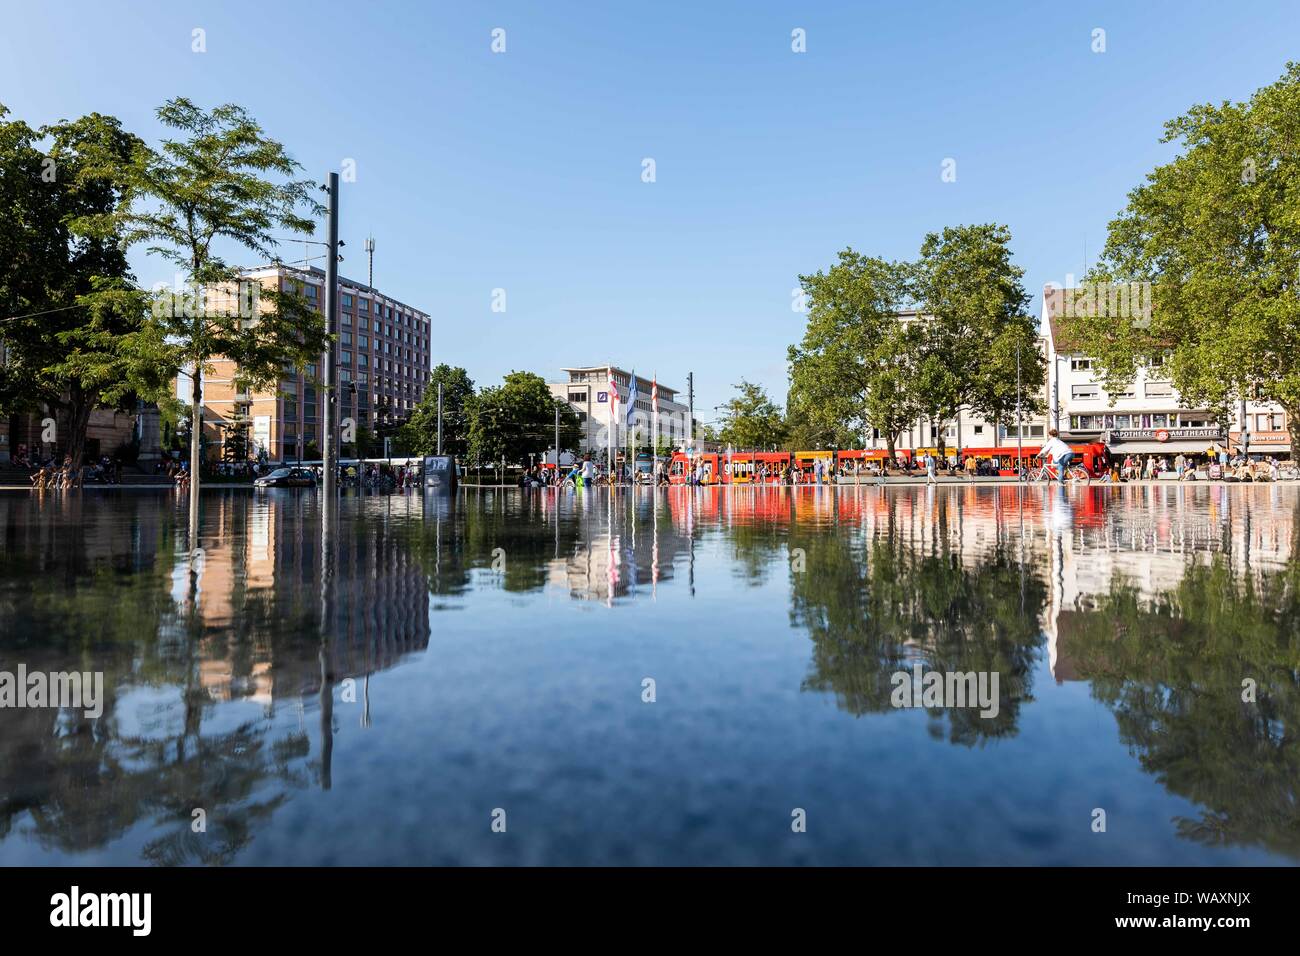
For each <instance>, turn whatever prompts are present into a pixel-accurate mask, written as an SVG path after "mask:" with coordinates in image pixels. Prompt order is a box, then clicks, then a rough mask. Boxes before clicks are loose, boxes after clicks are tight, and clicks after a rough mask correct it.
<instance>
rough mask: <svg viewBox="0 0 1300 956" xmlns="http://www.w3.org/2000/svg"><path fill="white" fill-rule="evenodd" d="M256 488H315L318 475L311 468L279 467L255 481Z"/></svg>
mask: <svg viewBox="0 0 1300 956" xmlns="http://www.w3.org/2000/svg"><path fill="white" fill-rule="evenodd" d="M253 486H254V487H256V488H315V487H316V476H315V475H313V474H312V472H311V469H310V468H277V469H276V470H275V471H273V472H271V473H270V474H269V475H263V476H262V477H261V478H258V479H257V480H255V481H254V482H253Z"/></svg>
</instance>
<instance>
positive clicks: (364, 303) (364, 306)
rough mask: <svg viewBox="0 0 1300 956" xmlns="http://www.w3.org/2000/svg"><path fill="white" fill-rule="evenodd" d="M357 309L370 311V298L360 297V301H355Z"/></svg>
mask: <svg viewBox="0 0 1300 956" xmlns="http://www.w3.org/2000/svg"><path fill="white" fill-rule="evenodd" d="M357 311H358V312H369V311H370V300H369V299H362V300H361V301H360V302H358V303H357Z"/></svg>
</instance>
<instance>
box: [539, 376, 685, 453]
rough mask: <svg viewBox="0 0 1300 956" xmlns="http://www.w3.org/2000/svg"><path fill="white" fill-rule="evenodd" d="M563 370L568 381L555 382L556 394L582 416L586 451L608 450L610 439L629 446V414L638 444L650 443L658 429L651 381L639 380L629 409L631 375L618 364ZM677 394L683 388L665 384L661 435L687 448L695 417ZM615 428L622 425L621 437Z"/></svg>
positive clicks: (661, 395)
mask: <svg viewBox="0 0 1300 956" xmlns="http://www.w3.org/2000/svg"><path fill="white" fill-rule="evenodd" d="M561 371H562V372H564V373H565V375H566V376H567V379H568V380H567V381H564V382H552V383H550V389H551V394H552V395H554V396H555V397H556V398H559V399H561V400H563V401H566V402H568V403H569V405H570V406H572V408H573V410H574V411H575V412H576V413H577V414H578V420H579V421H580V422H581V423H582V441H581V449H580V450H581V451H583V452H588V451H590V452H596V451H604V450H605V449H606V448H607V447H608V445H609V443H610V441H614V442H615V443H616V445H617V446H618V447H622V446H625V445H627V443H628V435H627V429H628V425H629V414H630V416H631V426H632V428H634V429H635V430H636V435H637V441H638V443H639V444H643V445H648V444H650V436H651V430H652V428H653V427H654V425H653V422H654V415H653V408H652V406H651V386H652V381H651V379H648V378H643V377H642V376H640V375H638V376H636V388H637V395H636V400H635V405H634V406H633V407H632V408H629V407H628V401H629V398H630V395H631V391H632V373H631V372H628V371H626V370H624V369H621V368H619V367H618V366H616V365H584V366H581V367H579V368H565V369H561ZM611 379H612V380H613V381H614V383H615V385H616V387H617V389H618V414H617V418H618V420H617V422H615V421H614V412H613V406H614V403H613V402H612V401H611V396H610V388H609V383H610V381H611ZM677 394H678V389H675V388H669V387H668V386H667V385H664V384H663V383H662V382H660V383H659V403H658V411H659V416H658V427H659V431H658V436H659V439H660V440H661V441H664V442H668V443H669V444H673V445H681V444H683V443H684V442H685V441H686V438H687V432H688V426H687V420H688V419H689V417H690V410H689V407H688V406H687V405H685V404H683V403H681V402H679V401H677ZM615 424H617V426H618V428H617V434H615V433H614V430H613V426H614V425H615ZM696 431H698V426H697V428H696Z"/></svg>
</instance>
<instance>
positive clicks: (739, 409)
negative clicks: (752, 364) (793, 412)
mask: <svg viewBox="0 0 1300 956" xmlns="http://www.w3.org/2000/svg"><path fill="white" fill-rule="evenodd" d="M735 388H736V391H737V392H738V393H739V394H737V395H736V396H735V397H734V398H732V399H731V400H729V401H728V402H727V403H726V405H725V406H724V409H725V410H724V411H723V413H722V428H721V430H720V431H719V432H718V439H719V440H720V441H721V442H723V443H724V444H727V445H731V446H733V447H735V448H757V449H763V448H775V447H777V446H779V445H780V444H781V443H782V442H783V441H784V440H785V418H784V416H783V415H782V414H781V409H780V408H779V407H777V405H776V404H775V403H774V402H773V401H772V400H771V399H770V398H768V397H767V392H765V391H764V390H763V387H762V386H761V385H755V384H754V383H753V382H748V381H745V380H744V379H741V380H740V384H739V385H737V386H735Z"/></svg>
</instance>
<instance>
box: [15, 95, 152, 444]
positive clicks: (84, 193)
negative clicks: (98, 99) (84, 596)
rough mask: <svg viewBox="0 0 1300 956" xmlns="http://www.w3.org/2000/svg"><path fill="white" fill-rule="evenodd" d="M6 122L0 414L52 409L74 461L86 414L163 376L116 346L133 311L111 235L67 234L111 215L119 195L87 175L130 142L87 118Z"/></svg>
mask: <svg viewBox="0 0 1300 956" xmlns="http://www.w3.org/2000/svg"><path fill="white" fill-rule="evenodd" d="M6 115H7V110H5V108H4V107H3V106H0V220H3V223H4V228H3V229H0V314H2V315H3V316H4V317H5V318H6V319H7V321H5V322H3V323H0V342H2V343H3V344H4V346H5V348H6V349H7V351H8V360H7V362H6V363H5V365H4V366H3V368H0V407H3V408H4V409H6V410H8V411H24V410H33V409H35V408H37V407H39V406H40V405H42V404H44V405H46V406H48V407H51V408H54V409H57V410H59V411H61V412H62V413H63V416H62V418H63V421H64V422H65V423H66V424H65V425H64V426H63V427H65V428H66V429H67V431H66V432H65V433H64V434H63V435H61V436H60V438H61V440H62V442H61V443H62V444H63V445H64V447H65V448H66V451H67V453H68V454H69V455H71V456H72V459H73V460H74V461H76V462H78V463H79V462H81V461H82V459H83V457H84V450H85V440H86V427H87V425H88V424H89V421H90V414H91V412H92V411H93V410H94V409H95V408H96V407H99V406H110V407H118V408H123V409H126V408H130V407H133V406H134V399H135V398H136V397H140V398H144V399H146V400H148V399H153V398H157V397H159V396H160V395H162V394H163V393H164V392H165V391H166V385H167V382H166V377H165V373H164V372H163V371H162V370H161V369H159V367H158V366H157V365H156V364H155V363H153V362H150V361H148V360H147V359H146V358H143V357H142V356H140V355H139V354H138V353H136V352H135V351H133V350H132V349H130V348H127V347H125V346H126V345H127V344H128V343H129V342H131V341H132V339H131V336H132V335H136V334H139V332H140V330H141V327H142V324H143V322H144V310H143V307H142V303H141V302H140V301H139V300H138V299H132V298H131V297H130V296H124V295H122V294H120V293H121V291H122V290H124V289H129V288H130V280H131V275H130V271H129V270H128V268H127V262H126V255H125V252H124V251H123V248H122V245H121V242H120V239H121V236H120V235H119V234H118V233H116V232H115V231H113V230H107V231H105V232H104V233H103V234H101V235H97V236H84V235H77V234H75V233H74V232H73V231H72V230H71V228H70V226H71V224H73V223H75V222H76V221H78V220H80V219H82V218H84V217H87V216H112V215H113V214H114V213H115V212H116V211H117V210H118V209H119V208H120V206H121V204H122V201H123V193H122V189H121V188H119V187H118V186H116V185H115V184H113V183H112V182H109V181H106V180H104V179H102V178H99V177H97V176H95V175H93V171H94V170H95V169H98V168H101V167H103V166H105V165H113V164H123V163H126V162H128V161H129V160H130V157H131V156H132V155H133V153H134V151H135V150H136V149H137V148H138V147H139V145H140V143H139V140H138V139H136V137H134V136H132V135H131V134H129V133H126V132H124V131H123V130H122V128H121V124H120V123H119V122H118V121H117V120H116V119H114V118H112V117H107V116H101V115H100V114H98V113H93V114H91V115H89V116H84V117H82V118H81V119H78V120H75V121H71V122H67V121H65V122H61V123H56V124H54V125H52V126H46V127H44V128H42V129H40V130H34V129H32V128H31V127H30V126H28V125H27V124H25V123H22V122H11V121H7V120H5V118H4V117H5V116H6ZM44 139H48V140H49V143H50V145H49V147H48V150H47V151H42V150H41V149H39V148H38V146H37V144H38V143H39V142H40V141H42V140H44ZM92 293H116V294H105V295H102V296H100V297H91V295H92Z"/></svg>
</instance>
